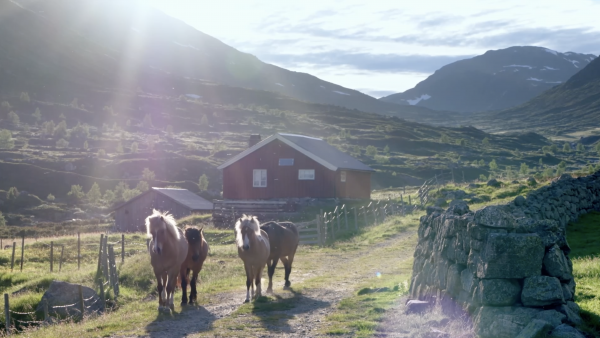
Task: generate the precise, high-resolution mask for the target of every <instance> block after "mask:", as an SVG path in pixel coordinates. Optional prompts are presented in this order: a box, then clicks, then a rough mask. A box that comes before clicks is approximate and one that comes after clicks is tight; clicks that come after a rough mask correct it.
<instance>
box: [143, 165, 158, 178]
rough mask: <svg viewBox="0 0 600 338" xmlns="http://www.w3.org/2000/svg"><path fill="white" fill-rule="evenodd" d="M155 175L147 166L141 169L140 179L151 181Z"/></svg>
mask: <svg viewBox="0 0 600 338" xmlns="http://www.w3.org/2000/svg"><path fill="white" fill-rule="evenodd" d="M155 177H156V175H155V174H154V171H152V170H150V169H148V168H144V170H142V179H143V180H144V181H153V180H154V178H155Z"/></svg>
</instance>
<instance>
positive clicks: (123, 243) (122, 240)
mask: <svg viewBox="0 0 600 338" xmlns="http://www.w3.org/2000/svg"><path fill="white" fill-rule="evenodd" d="M123 263H125V234H121V264H123Z"/></svg>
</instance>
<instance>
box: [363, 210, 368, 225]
mask: <svg viewBox="0 0 600 338" xmlns="http://www.w3.org/2000/svg"><path fill="white" fill-rule="evenodd" d="M362 208H363V209H365V210H364V211H363V216H365V226H368V225H369V223H368V221H367V207H365V206H363V207H362Z"/></svg>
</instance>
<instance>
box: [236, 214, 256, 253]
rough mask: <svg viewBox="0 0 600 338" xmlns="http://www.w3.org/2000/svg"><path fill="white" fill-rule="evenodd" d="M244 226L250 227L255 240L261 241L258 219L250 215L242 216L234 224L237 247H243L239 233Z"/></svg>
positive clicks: (242, 240)
mask: <svg viewBox="0 0 600 338" xmlns="http://www.w3.org/2000/svg"><path fill="white" fill-rule="evenodd" d="M245 226H248V227H250V228H251V229H252V230H253V231H254V234H255V235H256V238H257V239H259V240H261V241H262V240H263V238H262V235H261V234H260V222H259V221H258V218H256V216H251V215H242V217H240V218H239V219H238V220H237V222H236V223H235V242H236V244H237V246H238V247H241V246H243V245H244V239H243V238H242V236H241V233H242V227H245Z"/></svg>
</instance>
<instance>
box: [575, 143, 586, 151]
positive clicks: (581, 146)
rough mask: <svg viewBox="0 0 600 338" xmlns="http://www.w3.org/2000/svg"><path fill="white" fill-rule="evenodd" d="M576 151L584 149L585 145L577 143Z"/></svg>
mask: <svg viewBox="0 0 600 338" xmlns="http://www.w3.org/2000/svg"><path fill="white" fill-rule="evenodd" d="M577 151H585V147H584V146H583V144H581V143H577Z"/></svg>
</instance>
